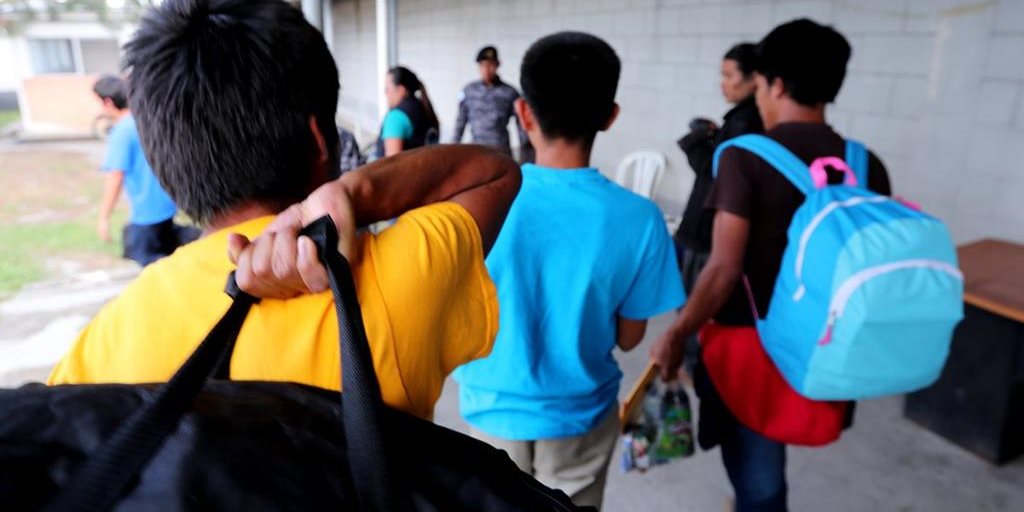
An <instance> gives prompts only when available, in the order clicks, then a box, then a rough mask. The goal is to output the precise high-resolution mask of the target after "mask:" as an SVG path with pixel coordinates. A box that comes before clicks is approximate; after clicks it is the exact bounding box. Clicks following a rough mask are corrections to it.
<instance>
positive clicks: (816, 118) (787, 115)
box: [777, 98, 826, 124]
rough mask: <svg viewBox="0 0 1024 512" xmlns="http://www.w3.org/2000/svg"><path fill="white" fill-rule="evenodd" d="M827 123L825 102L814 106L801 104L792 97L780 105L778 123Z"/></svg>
mask: <svg viewBox="0 0 1024 512" xmlns="http://www.w3.org/2000/svg"><path fill="white" fill-rule="evenodd" d="M782 123H812V124H826V123H825V104H824V103H822V104H818V105H815V106H813V107H808V106H807V105H801V104H799V103H797V102H796V101H794V100H792V99H788V98H787V100H786V101H784V102H783V103H782V105H780V107H779V116H778V123H777V124H782Z"/></svg>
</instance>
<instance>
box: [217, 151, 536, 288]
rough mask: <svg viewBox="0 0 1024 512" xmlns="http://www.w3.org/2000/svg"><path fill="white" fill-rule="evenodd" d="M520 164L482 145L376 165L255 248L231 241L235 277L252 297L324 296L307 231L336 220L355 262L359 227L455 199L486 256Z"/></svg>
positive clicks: (302, 209) (303, 206) (286, 215)
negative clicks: (324, 219)
mask: <svg viewBox="0 0 1024 512" xmlns="http://www.w3.org/2000/svg"><path fill="white" fill-rule="evenodd" d="M520 182H521V175H520V171H519V166H518V165H516V163H515V162H514V161H513V160H512V159H511V158H509V157H508V156H506V155H504V154H502V153H500V152H498V151H495V150H493V149H490V148H486V147H484V146H470V145H444V146H434V147H430V148H421V149H416V150H413V151H406V152H403V153H402V154H400V155H397V156H395V157H392V158H386V159H382V160H377V161H375V162H373V163H370V164H368V165H365V166H363V167H360V168H359V169H357V170H355V171H352V172H349V173H346V174H344V175H342V176H341V177H340V178H338V179H337V180H334V181H332V182H330V183H327V184H326V185H324V186H322V187H320V188H319V189H317V190H316V191H315V192H313V194H311V195H310V196H309V198H307V199H306V200H305V201H303V202H301V203H299V204H296V205H293V206H292V207H290V208H288V209H287V210H285V211H284V212H282V213H281V214H280V215H278V217H277V219H276V220H275V221H274V222H273V223H272V224H271V226H270V227H269V228H268V229H267V231H266V232H265V233H264V234H263V235H261V236H260V237H259V238H257V239H256V240H255V241H253V243H251V244H250V243H249V241H248V240H246V239H245V238H244V237H242V236H241V235H232V237H231V238H230V240H229V252H230V254H231V257H232V260H233V261H235V262H236V263H237V264H238V270H237V271H236V277H237V279H238V282H239V285H240V286H241V287H242V289H243V290H245V291H246V292H248V293H251V294H253V295H257V296H260V297H275V298H286V297H292V296H295V295H298V294H301V293H308V292H319V291H322V290H325V289H326V287H327V276H326V273H325V272H324V269H323V267H322V266H320V264H319V263H318V262H317V260H316V257H315V255H316V251H315V248H313V247H312V241H311V240H309V239H308V238H305V237H303V238H302V239H301V240H297V239H298V234H299V231H300V230H301V229H302V227H303V226H305V225H306V224H309V223H310V222H312V221H314V220H316V219H318V218H319V217H322V216H323V215H330V216H331V218H332V219H333V220H334V223H335V225H336V226H337V227H338V229H339V232H340V234H341V245H342V246H341V247H339V250H341V252H342V253H343V254H345V255H346V256H351V246H352V243H353V240H354V229H355V226H359V225H367V224H371V223H374V222H377V221H380V220H386V219H392V218H395V217H398V216H399V215H401V214H402V213H404V212H406V211H409V210H411V209H414V208H417V207H420V206H424V205H428V204H431V203H436V202H440V201H452V202H454V203H456V204H459V205H461V206H462V207H463V208H465V209H466V211H467V212H468V213H469V214H470V216H471V217H472V218H473V220H474V221H475V223H476V225H477V227H478V229H479V230H480V236H481V240H482V243H483V249H484V252H485V254H486V253H487V252H488V251H490V248H491V246H492V245H493V244H494V240H495V239H496V238H497V237H498V233H499V231H500V230H501V226H502V224H503V223H504V221H505V216H506V215H507V214H508V209H509V207H510V206H511V205H512V200H513V199H515V196H516V194H517V193H518V192H519V185H520Z"/></svg>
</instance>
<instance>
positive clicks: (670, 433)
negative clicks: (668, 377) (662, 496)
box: [620, 381, 694, 473]
mask: <svg viewBox="0 0 1024 512" xmlns="http://www.w3.org/2000/svg"><path fill="white" fill-rule="evenodd" d="M641 405H642V407H641V414H639V415H638V417H637V418H636V419H635V420H634V419H632V418H627V419H624V425H626V426H625V428H624V430H623V435H622V440H621V442H622V457H621V460H620V466H621V469H622V472H623V473H627V472H629V471H646V470H647V469H649V468H651V467H653V466H657V465H660V464H665V463H667V462H669V461H671V460H674V459H679V458H684V457H689V456H690V455H693V452H694V438H693V413H692V411H691V409H690V397H689V395H688V394H687V392H686V388H685V387H683V384H682V383H681V382H679V381H673V382H670V383H668V384H659V383H658V382H655V381H651V382H649V383H648V384H647V387H646V390H645V391H644V396H643V402H642V404H641Z"/></svg>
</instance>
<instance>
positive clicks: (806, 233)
mask: <svg viewBox="0 0 1024 512" xmlns="http://www.w3.org/2000/svg"><path fill="white" fill-rule="evenodd" d="M886 201H892V199H891V198H889V197H886V196H857V197H851V198H850V199H846V200H844V201H833V202H831V203H829V204H827V205H825V207H824V208H822V209H821V211H820V212H818V213H817V215H815V216H814V217H813V218H812V219H811V222H808V223H807V226H806V227H804V230H803V232H802V233H801V234H800V245H799V246H798V249H797V252H796V281H797V282H798V283H800V286H799V287H797V289H796V293H794V294H793V300H794V301H799V300H800V299H802V298H803V296H804V293H806V292H807V290H806V288H805V287H804V283H803V279H802V275H803V268H804V258H805V257H806V255H807V245H808V244H809V243H810V241H811V235H812V234H814V231H815V230H816V229H818V226H819V225H820V224H821V223H822V222H823V221H824V220H825V217H828V215H829V214H830V213H832V212H834V211H836V210H838V209H840V208H853V207H855V206H860V205H862V204H875V203H884V202H886Z"/></svg>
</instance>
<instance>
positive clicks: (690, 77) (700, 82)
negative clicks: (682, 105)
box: [675, 64, 718, 95]
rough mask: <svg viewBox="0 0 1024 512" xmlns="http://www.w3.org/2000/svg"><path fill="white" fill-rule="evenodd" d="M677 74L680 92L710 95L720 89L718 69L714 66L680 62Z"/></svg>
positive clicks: (677, 66) (677, 86)
mask: <svg viewBox="0 0 1024 512" xmlns="http://www.w3.org/2000/svg"><path fill="white" fill-rule="evenodd" d="M675 76H676V88H677V89H678V90H679V91H680V92H684V93H694V94H702V95H708V94H713V93H715V92H716V91H717V90H718V70H717V68H715V67H712V66H697V65H690V64H678V65H676V71H675Z"/></svg>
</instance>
